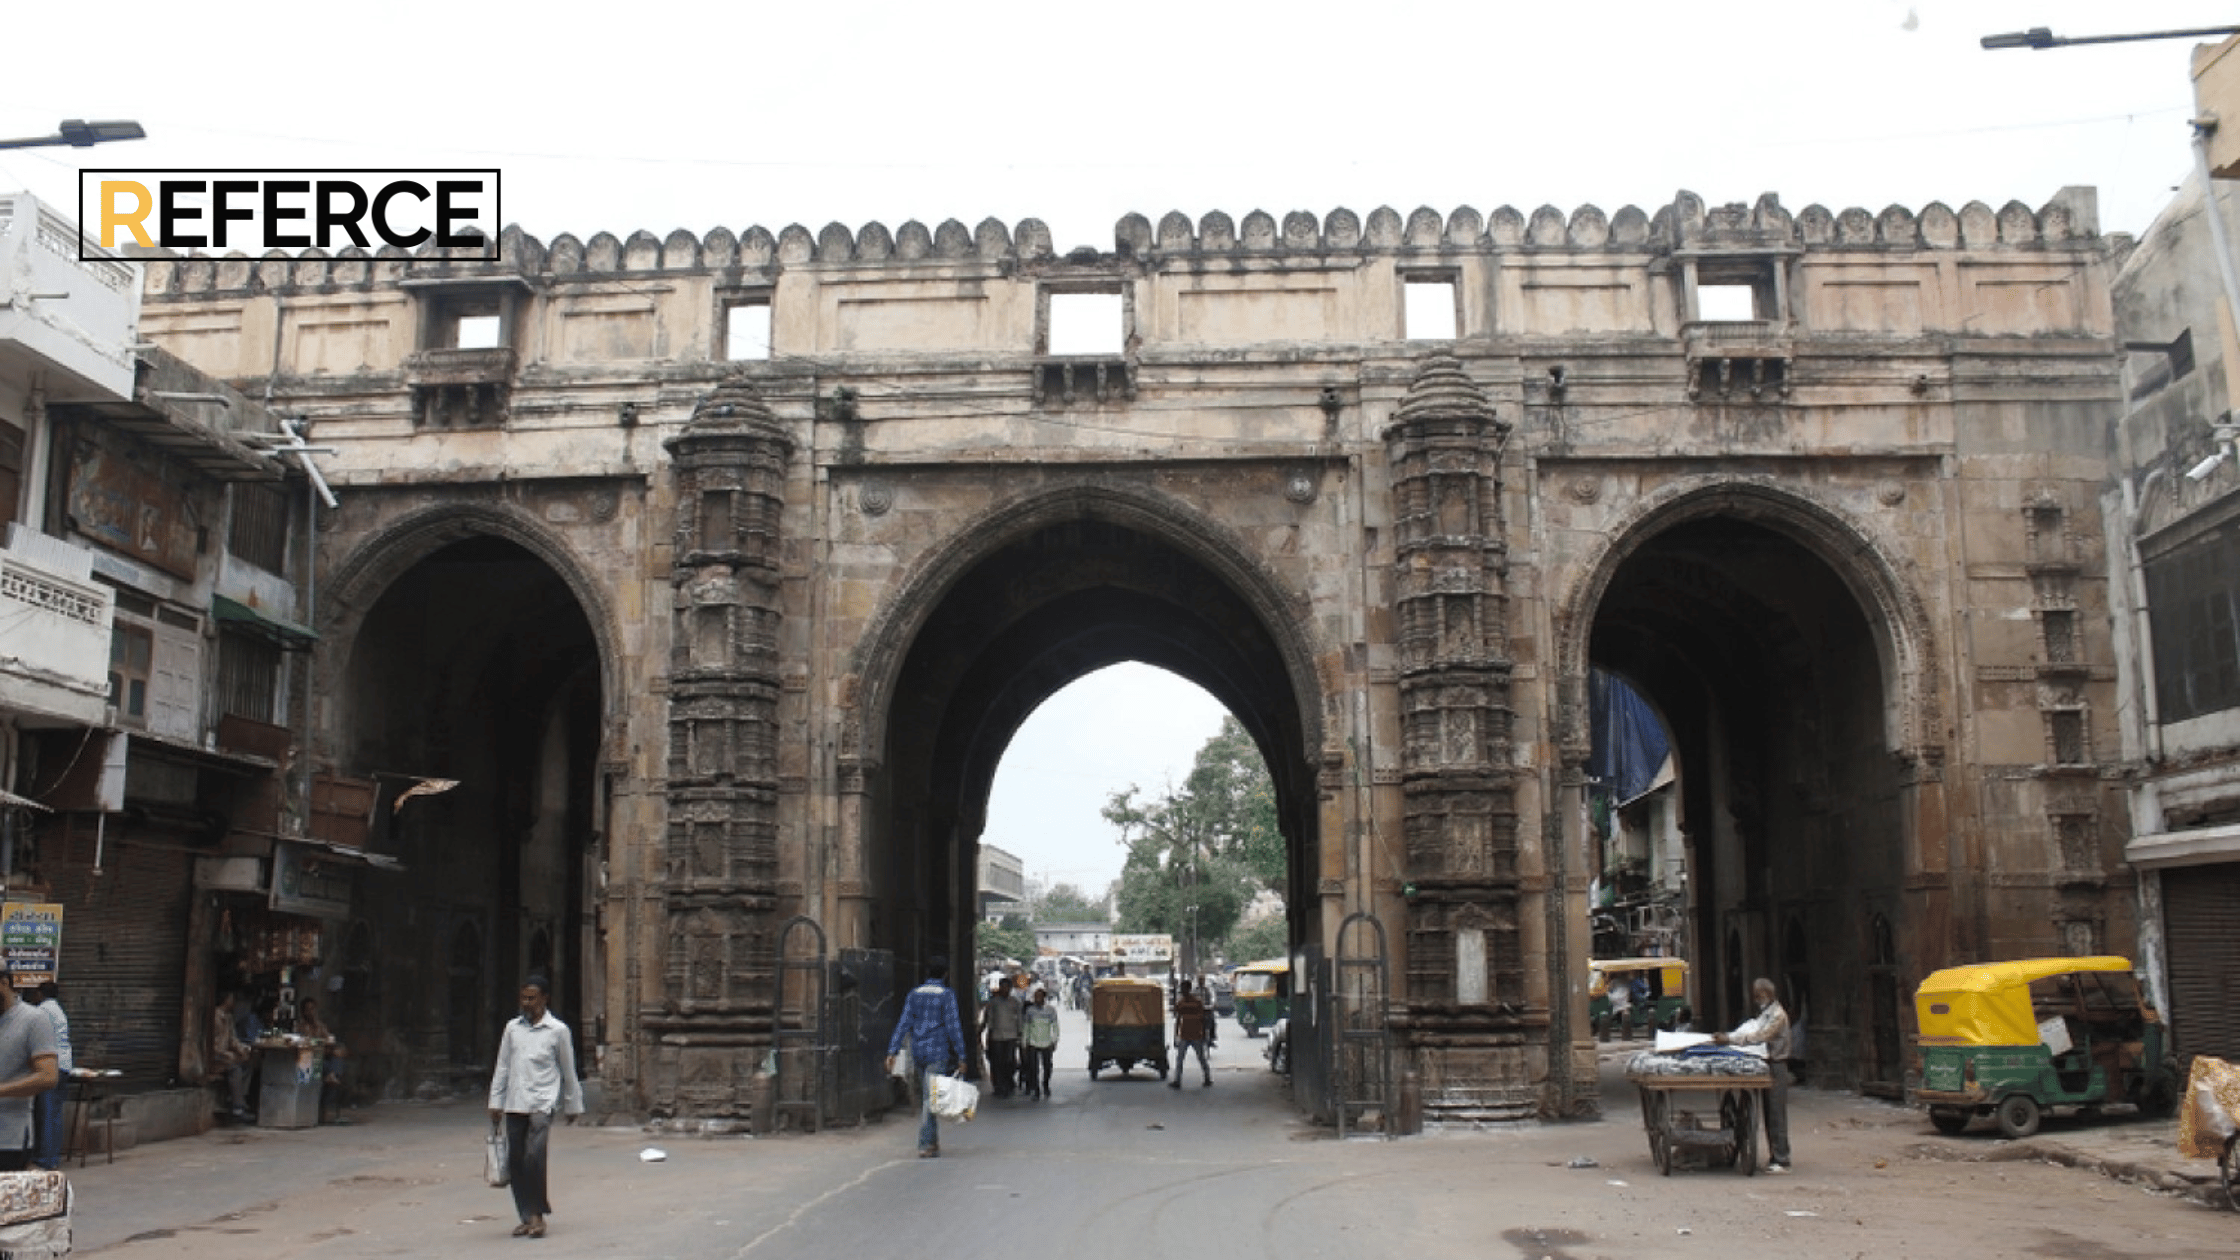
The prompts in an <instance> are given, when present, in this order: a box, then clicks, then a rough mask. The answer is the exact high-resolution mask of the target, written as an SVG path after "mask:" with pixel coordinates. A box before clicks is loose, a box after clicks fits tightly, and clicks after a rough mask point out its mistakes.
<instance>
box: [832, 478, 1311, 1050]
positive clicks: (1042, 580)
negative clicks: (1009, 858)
mask: <svg viewBox="0 0 2240 1260" xmlns="http://www.w3.org/2000/svg"><path fill="white" fill-rule="evenodd" d="M1082 506H1086V505H1082ZM1050 515H1051V517H1053V518H1054V519H1046V520H1043V521H1042V522H1040V523H1039V524H1030V525H1028V526H1026V527H1023V528H1021V529H1018V530H1016V531H1015V532H1013V533H1012V534H1011V535H1010V536H1009V537H1008V539H1006V540H1004V541H1001V542H999V543H998V544H996V545H994V546H993V547H992V548H990V549H988V550H986V551H984V552H982V553H981V554H979V555H977V556H976V557H974V558H973V559H972V561H971V563H969V565H965V566H960V570H959V571H958V572H957V574H956V576H955V577H954V579H953V580H951V581H950V582H948V584H947V586H946V589H944V590H941V591H940V592H938V593H937V594H936V595H934V596H932V597H931V600H930V606H929V607H927V608H926V609H925V610H924V613H923V616H922V618H920V619H918V620H917V629H916V631H915V633H914V635H913V636H912V637H911V638H910V639H909V641H908V644H907V647H906V648H905V649H904V650H903V651H902V652H901V653H900V660H899V663H898V667H897V669H896V671H895V674H894V678H893V681H892V685H891V687H888V688H886V689H884V694H885V695H887V696H889V697H891V700H890V702H889V708H888V710H887V711H886V712H885V713H884V715H883V722H882V723H881V724H880V726H879V729H883V730H884V733H885V734H884V742H883V746H882V747H881V748H880V750H879V751H880V754H881V756H880V757H879V760H880V761H881V762H882V763H883V772H882V773H881V774H880V775H878V776H876V778H875V779H874V780H873V781H871V782H870V783H868V784H867V791H868V793H869V800H868V803H867V809H866V815H865V816H866V823H865V835H866V837H867V841H868V843H867V849H866V854H865V863H866V868H867V873H868V874H869V876H870V878H869V880H868V881H867V893H868V903H869V904H868V922H867V924H866V935H867V937H868V939H869V940H870V942H871V943H872V944H873V945H874V946H876V947H881V948H887V949H892V950H894V951H895V953H896V954H897V956H898V959H899V960H900V961H899V965H900V966H901V968H902V969H903V971H904V972H905V973H906V974H907V973H908V972H910V971H913V970H915V969H916V968H917V967H918V966H919V965H921V963H922V960H923V959H924V958H925V956H927V955H929V954H932V953H936V952H940V953H946V954H948V955H949V956H950V957H951V958H953V959H954V958H960V957H967V956H969V954H968V951H969V949H970V942H971V935H972V926H973V922H974V918H975V908H976V903H977V893H978V888H977V885H976V878H977V870H976V866H977V858H978V850H979V845H980V842H981V839H982V836H983V833H984V831H985V823H986V818H987V809H988V802H989V794H990V791H991V789H992V785H993V782H994V779H995V775H996V771H997V767H998V765H999V763H1000V762H1001V760H1002V758H1003V756H1004V753H1005V751H1006V749H1007V748H1009V747H1010V746H1011V744H1012V741H1013V738H1014V736H1015V735H1016V733H1017V732H1018V731H1019V729H1020V727H1021V726H1022V724H1024V723H1025V722H1026V720H1027V718H1028V716H1029V715H1030V714H1032V713H1033V712H1034V711H1035V709H1036V708H1037V707H1038V706H1040V705H1041V704H1042V703H1043V702H1044V701H1045V700H1046V699H1048V698H1049V697H1051V696H1052V695H1054V694H1056V693H1057V692H1059V691H1060V690H1062V689H1063V688H1065V687H1066V686H1067V685H1068V684H1070V683H1072V682H1074V681H1075V680H1077V679H1080V678H1083V677H1085V676H1087V675H1089V674H1092V673H1095V672H1096V671H1098V670H1101V669H1103V668H1104V667H1106V666H1108V665H1112V664H1115V663H1119V662H1127V661H1133V662H1139V663H1141V664H1145V665H1150V666H1154V667H1156V668H1159V669H1162V670H1165V671H1167V672H1169V673H1172V674H1174V675H1176V676H1178V677H1180V678H1182V679H1186V680H1188V681H1189V682H1191V683H1194V684H1196V685H1197V686H1198V687H1201V688H1203V689H1204V690H1205V691H1206V692H1207V693H1208V694H1209V695H1210V696H1211V697H1212V698H1213V699H1214V700H1215V701H1216V702H1218V704H1219V705H1220V706H1221V707H1223V708H1225V709H1227V710H1228V711H1229V713H1230V714H1231V715H1233V716H1234V718H1235V719H1236V721H1237V722H1238V723H1239V725H1240V726H1241V727H1242V728H1243V730H1244V731H1245V732H1246V733H1247V734H1248V735H1249V738H1250V740H1251V743H1252V745H1253V746H1254V747H1255V748H1256V749H1257V751H1258V754H1259V756H1260V758H1261V759H1262V760H1263V761H1264V763H1265V765H1266V768H1267V771H1268V775H1269V779H1270V782H1271V784H1272V787H1273V791H1272V795H1273V798H1274V805H1275V816H1276V826H1277V829H1278V830H1279V832H1280V834H1281V836H1282V840H1283V844H1284V846H1285V849H1286V852H1287V854H1288V863H1287V871H1288V886H1287V887H1286V889H1285V890H1284V891H1285V896H1284V902H1285V905H1286V907H1287V919H1288V922H1287V927H1288V930H1287V933H1286V936H1287V938H1288V944H1289V945H1290V946H1291V947H1292V948H1293V949H1294V950H1296V949H1298V948H1300V947H1301V946H1302V944H1304V943H1307V942H1311V941H1313V940H1314V936H1315V929H1316V926H1317V921H1316V920H1314V919H1312V918H1311V917H1310V916H1311V914H1312V913H1313V912H1314V910H1315V908H1316V906H1317V900H1316V897H1315V896H1314V892H1315V888H1316V882H1315V881H1316V876H1317V873H1318V870H1319V867H1318V864H1317V861H1316V856H1317V852H1318V847H1319V846H1318V840H1317V794H1316V784H1315V776H1314V773H1313V770H1312V768H1311V766H1310V765H1309V763H1308V760H1307V756H1306V752H1305V750H1306V748H1307V747H1308V740H1307V737H1306V733H1305V732H1306V730H1307V723H1308V720H1309V719H1308V715H1306V714H1303V713H1302V712H1301V710H1300V704H1299V701H1298V700H1297V698H1296V697H1297V695H1298V687H1299V680H1298V679H1296V678H1295V677H1294V676H1293V674H1292V672H1291V671H1292V665H1291V662H1293V661H1295V660H1297V659H1298V658H1299V654H1298V653H1297V651H1296V650H1295V647H1294V645H1293V644H1292V643H1290V642H1289V640H1288V639H1287V638H1286V637H1285V636H1286V635H1287V634H1289V633H1291V632H1292V630H1291V628H1290V627H1280V626H1275V625H1271V624H1270V621H1269V620H1268V618H1266V617H1265V616H1264V615H1263V614H1262V612H1261V611H1260V607H1261V606H1264V602H1263V604H1262V605H1256V604H1255V602H1254V601H1253V600H1252V599H1250V598H1248V597H1247V594H1246V593H1245V592H1244V591H1242V590H1240V589H1239V587H1240V583H1239V582H1238V580H1237V579H1236V578H1235V576H1234V575H1231V574H1225V573H1224V572H1222V571H1220V570H1219V569H1217V567H1216V564H1215V562H1213V561H1211V560H1209V559H1208V558H1207V556H1206V554H1205V550H1210V549H1201V548H1199V547H1197V546H1194V545H1193V543H1192V540H1191V539H1189V538H1188V536H1187V535H1186V534H1185V533H1180V532H1176V531H1174V530H1173V529H1172V527H1171V526H1168V527H1164V528H1162V527H1160V526H1156V525H1154V524H1153V523H1152V522H1150V521H1147V520H1141V519H1128V518H1127V517H1128V514H1127V513H1124V512H1123V513H1117V514H1116V515H1117V516H1119V517H1120V518H1121V519H1110V518H1103V517H1099V516H1094V515H1090V514H1089V513H1088V512H1086V511H1084V510H1080V507H1077V508H1076V510H1073V511H1066V512H1053V513H1051V514H1050ZM1299 1053H1300V1054H1302V1055H1304V1054H1306V1053H1307V1049H1306V1048H1305V1047H1302V1048H1301V1050H1300V1052H1299Z"/></svg>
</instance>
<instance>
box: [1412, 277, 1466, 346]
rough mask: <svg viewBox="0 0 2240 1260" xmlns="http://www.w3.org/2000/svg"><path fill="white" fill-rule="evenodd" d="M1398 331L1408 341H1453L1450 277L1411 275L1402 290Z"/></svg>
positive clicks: (1451, 282) (1454, 325)
mask: <svg viewBox="0 0 2240 1260" xmlns="http://www.w3.org/2000/svg"><path fill="white" fill-rule="evenodd" d="M1402 293H1403V297H1402V306H1401V311H1400V319H1401V328H1402V330H1403V332H1404V333H1405V334H1406V336H1407V339H1408V340H1410V341H1453V340H1454V339H1455V335H1456V332H1455V329H1456V325H1457V323H1458V321H1457V319H1456V318H1455V283H1454V278H1453V277H1452V276H1410V277H1408V278H1407V279H1406V281H1405V282H1404V284H1403V288H1402Z"/></svg>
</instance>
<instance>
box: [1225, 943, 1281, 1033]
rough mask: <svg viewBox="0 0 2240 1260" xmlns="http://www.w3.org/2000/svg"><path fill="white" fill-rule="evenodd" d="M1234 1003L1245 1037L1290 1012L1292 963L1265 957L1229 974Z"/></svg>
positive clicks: (1258, 1031)
mask: <svg viewBox="0 0 2240 1260" xmlns="http://www.w3.org/2000/svg"><path fill="white" fill-rule="evenodd" d="M1229 978H1230V989H1231V995H1232V1000H1233V1001H1235V1003H1236V1005H1237V1022H1238V1023H1239V1024H1241V1025H1243V1026H1244V1035H1245V1036H1247V1037H1257V1036H1259V1035H1260V1030H1261V1029H1263V1028H1266V1027H1268V1026H1269V1025H1271V1024H1273V1023H1275V1022H1276V1021H1277V1020H1279V1019H1282V1018H1283V1017H1284V1016H1286V1015H1289V1014H1290V1013H1291V960H1290V959H1288V958H1264V959H1262V960H1260V961H1259V962H1250V963H1246V964H1244V965H1243V966H1241V967H1239V968H1237V969H1236V970H1235V971H1233V972H1231V973H1230V977H1229Z"/></svg>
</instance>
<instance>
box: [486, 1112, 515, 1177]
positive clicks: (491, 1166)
mask: <svg viewBox="0 0 2240 1260" xmlns="http://www.w3.org/2000/svg"><path fill="white" fill-rule="evenodd" d="M506 1162H507V1161H506V1131H505V1129H504V1128H503V1127H501V1126H500V1125H498V1124H497V1123H492V1124H491V1126H490V1136H489V1138H488V1139H487V1140H485V1141H484V1143H483V1148H482V1177H483V1180H485V1181H488V1182H489V1183H490V1185H491V1187H492V1188H493V1189H502V1188H504V1187H505V1186H507V1185H509V1184H511V1182H512V1180H513V1178H512V1175H511V1174H510V1173H508V1172H507V1171H506Z"/></svg>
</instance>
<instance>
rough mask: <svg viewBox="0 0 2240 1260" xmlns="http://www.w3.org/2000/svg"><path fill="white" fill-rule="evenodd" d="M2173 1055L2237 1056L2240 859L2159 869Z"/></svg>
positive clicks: (2239, 1037)
mask: <svg viewBox="0 0 2240 1260" xmlns="http://www.w3.org/2000/svg"><path fill="white" fill-rule="evenodd" d="M2162 921H2163V925H2164V939H2165V940H2166V941H2167V947H2166V948H2167V952H2168V956H2169V967H2170V1031H2171V1033H2172V1034H2173V1036H2174V1038H2175V1040H2176V1042H2177V1050H2178V1054H2179V1055H2180V1056H2181V1057H2183V1058H2185V1059H2189V1060H2190V1059H2191V1058H2192V1057H2193V1056H2194V1055H2197V1054H2207V1055H2214V1056H2216V1057H2217V1058H2220V1059H2232V1058H2240V862H2224V863H2219V864H2217V865H2214V866H2184V867H2170V868H2166V869H2165V870H2164V871H2163V872H2162Z"/></svg>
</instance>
